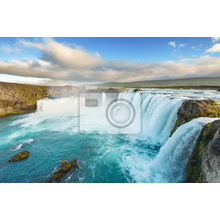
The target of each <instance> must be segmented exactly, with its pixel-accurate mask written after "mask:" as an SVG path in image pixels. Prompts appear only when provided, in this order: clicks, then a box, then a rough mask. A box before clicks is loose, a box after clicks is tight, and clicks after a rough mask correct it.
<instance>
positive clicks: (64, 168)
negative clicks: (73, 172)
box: [59, 161, 72, 173]
mask: <svg viewBox="0 0 220 220" xmlns="http://www.w3.org/2000/svg"><path fill="white" fill-rule="evenodd" d="M71 167H72V166H71V164H70V163H68V162H66V161H62V163H61V165H60V168H59V171H61V172H63V173H67V172H68V171H70V169H71Z"/></svg>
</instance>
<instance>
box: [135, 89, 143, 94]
mask: <svg viewBox="0 0 220 220" xmlns="http://www.w3.org/2000/svg"><path fill="white" fill-rule="evenodd" d="M141 91H142V90H141V89H134V90H133V92H135V93H136V92H141Z"/></svg>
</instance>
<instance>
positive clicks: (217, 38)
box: [212, 37, 220, 43]
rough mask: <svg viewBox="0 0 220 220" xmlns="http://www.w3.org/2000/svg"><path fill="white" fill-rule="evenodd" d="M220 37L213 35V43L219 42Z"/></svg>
mask: <svg viewBox="0 0 220 220" xmlns="http://www.w3.org/2000/svg"><path fill="white" fill-rule="evenodd" d="M219 39H220V37H212V43H216V42H218V41H219Z"/></svg>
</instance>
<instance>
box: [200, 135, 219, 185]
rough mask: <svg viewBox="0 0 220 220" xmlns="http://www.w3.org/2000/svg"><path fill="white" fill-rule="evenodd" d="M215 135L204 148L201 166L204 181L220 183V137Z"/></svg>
mask: <svg viewBox="0 0 220 220" xmlns="http://www.w3.org/2000/svg"><path fill="white" fill-rule="evenodd" d="M217 132H218V133H219V131H217ZM216 136H218V135H215V137H216ZM215 137H214V139H213V140H212V141H211V142H210V143H209V144H208V145H207V147H205V148H204V150H203V156H202V167H201V168H202V176H203V182H204V183H220V167H219V164H220V138H219V137H218V138H216V139H215Z"/></svg>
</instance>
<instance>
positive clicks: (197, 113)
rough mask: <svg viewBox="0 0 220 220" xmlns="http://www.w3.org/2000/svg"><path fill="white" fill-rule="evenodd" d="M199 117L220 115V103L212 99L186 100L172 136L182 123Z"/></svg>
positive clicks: (178, 115) (178, 114)
mask: <svg viewBox="0 0 220 220" xmlns="http://www.w3.org/2000/svg"><path fill="white" fill-rule="evenodd" d="M199 117H211V118H213V117H214V118H215V117H220V106H219V104H218V103H217V102H215V101H213V100H211V99H207V100H185V101H184V102H183V103H182V106H181V107H180V108H179V110H178V113H177V121H176V124H175V126H174V128H173V130H172V131H171V134H170V136H172V134H173V133H174V132H175V130H176V129H177V128H178V127H179V126H181V125H182V124H185V123H186V122H189V121H191V120H192V119H194V118H199Z"/></svg>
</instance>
